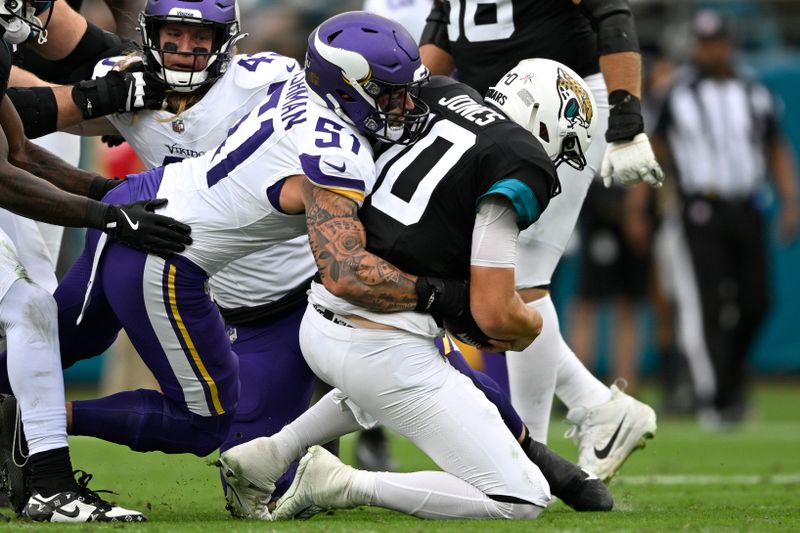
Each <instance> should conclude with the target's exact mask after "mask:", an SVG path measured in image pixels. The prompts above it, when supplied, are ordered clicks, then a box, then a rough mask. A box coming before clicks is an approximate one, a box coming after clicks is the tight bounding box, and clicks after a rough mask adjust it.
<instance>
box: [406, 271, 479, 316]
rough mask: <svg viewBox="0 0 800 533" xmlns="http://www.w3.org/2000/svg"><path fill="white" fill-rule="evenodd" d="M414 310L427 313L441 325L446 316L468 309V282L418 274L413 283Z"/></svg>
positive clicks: (455, 314)
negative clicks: (414, 292) (415, 301)
mask: <svg viewBox="0 0 800 533" xmlns="http://www.w3.org/2000/svg"><path fill="white" fill-rule="evenodd" d="M414 288H415V289H416V292H417V307H416V308H415V310H416V311H422V312H423V313H429V314H430V315H431V316H432V317H433V319H434V320H435V321H436V323H437V324H439V325H441V324H442V321H443V320H444V319H445V317H447V316H457V315H459V314H460V313H463V312H464V309H467V310H468V309H469V284H468V283H467V282H466V281H457V280H452V279H441V278H432V277H425V276H420V277H418V278H417V282H416V284H415V287H414Z"/></svg>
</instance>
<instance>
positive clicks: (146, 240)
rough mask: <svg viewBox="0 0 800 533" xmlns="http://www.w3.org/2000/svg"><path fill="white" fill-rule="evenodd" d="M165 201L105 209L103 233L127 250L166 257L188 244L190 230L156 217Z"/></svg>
mask: <svg viewBox="0 0 800 533" xmlns="http://www.w3.org/2000/svg"><path fill="white" fill-rule="evenodd" d="M165 205H167V200H166V199H163V198H157V199H155V200H142V201H139V202H133V203H130V204H126V205H109V206H108V210H107V211H106V214H105V225H104V227H103V231H105V232H106V233H107V234H108V236H109V237H111V238H112V239H116V240H118V241H120V242H122V243H125V244H127V245H128V246H130V247H131V248H136V249H138V250H143V251H145V252H147V253H150V254H156V255H160V256H161V257H168V256H170V255H172V254H174V253H176V252H182V251H183V250H184V249H185V248H186V245H188V244H192V238H191V237H190V236H189V233H191V231H192V228H190V227H189V226H187V225H186V224H183V223H181V222H178V221H177V220H175V219H173V218H170V217H165V216H163V215H158V214H156V213H155V210H156V209H159V208H161V207H164V206H165Z"/></svg>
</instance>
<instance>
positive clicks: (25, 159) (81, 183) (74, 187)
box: [0, 96, 98, 196]
mask: <svg viewBox="0 0 800 533" xmlns="http://www.w3.org/2000/svg"><path fill="white" fill-rule="evenodd" d="M0 120H2V124H3V131H4V132H5V135H6V138H7V154H8V156H7V157H8V162H9V163H11V164H12V165H14V166H15V167H18V168H20V169H23V170H26V171H28V172H30V173H31V174H33V175H35V176H39V177H40V178H42V179H45V180H47V181H49V182H50V183H52V184H53V185H55V186H56V187H58V188H59V189H63V190H65V191H67V192H71V193H73V194H79V195H81V196H87V195H88V194H89V190H90V187H91V185H92V182H93V181H95V180H96V179H97V178H98V176H96V175H94V174H91V173H89V172H86V171H84V170H81V169H79V168H75V167H73V166H72V165H70V164H69V163H67V162H66V161H64V160H63V159H61V158H59V157H57V156H56V155H54V154H52V153H50V152H48V151H47V150H45V149H44V148H42V147H40V146H37V145H36V144H34V143H32V142H31V141H29V140H28V139H27V138H26V137H25V134H24V129H23V127H22V121H20V118H19V115H18V114H17V112H16V110H15V109H14V106H13V105H12V104H11V100H10V99H9V98H8V97H7V96H6V97H4V98H3V101H2V103H1V104H0Z"/></svg>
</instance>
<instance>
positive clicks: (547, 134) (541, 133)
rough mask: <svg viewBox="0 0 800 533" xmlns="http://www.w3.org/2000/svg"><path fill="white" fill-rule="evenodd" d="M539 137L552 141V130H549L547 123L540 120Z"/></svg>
mask: <svg viewBox="0 0 800 533" xmlns="http://www.w3.org/2000/svg"><path fill="white" fill-rule="evenodd" d="M539 138H540V139H541V140H543V141H544V142H546V143H549V142H550V132H548V131H547V124H545V123H544V122H539Z"/></svg>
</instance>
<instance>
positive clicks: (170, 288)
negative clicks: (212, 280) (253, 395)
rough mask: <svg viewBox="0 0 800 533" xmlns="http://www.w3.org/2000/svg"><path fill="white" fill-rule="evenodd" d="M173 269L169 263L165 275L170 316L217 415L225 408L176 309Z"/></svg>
mask: <svg viewBox="0 0 800 533" xmlns="http://www.w3.org/2000/svg"><path fill="white" fill-rule="evenodd" d="M175 271H176V268H175V265H170V266H169V275H168V276H167V292H168V293H169V306H170V309H171V310H172V318H173V319H174V320H175V323H176V324H177V325H178V329H179V330H180V332H181V336H182V337H183V342H185V343H186V347H187V348H189V353H191V354H192V359H194V364H195V365H196V366H197V369H198V370H200V374H202V376H203V379H204V380H205V382H206V383H207V384H208V390H209V391H210V392H211V402H212V403H213V404H214V410H215V411H216V412H217V414H218V415H221V414H224V413H225V409H223V408H222V404H221V403H220V401H219V393H218V392H217V384H216V383H214V378H212V377H211V374H209V373H208V370H206V366H205V365H204V364H203V361H202V360H201V359H200V354H199V353H197V348H195V346H194V342H192V338H191V337H190V336H189V331H187V329H186V326H185V325H184V324H183V319H182V318H181V314H180V312H179V311H178V301H177V299H176V298H175Z"/></svg>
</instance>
